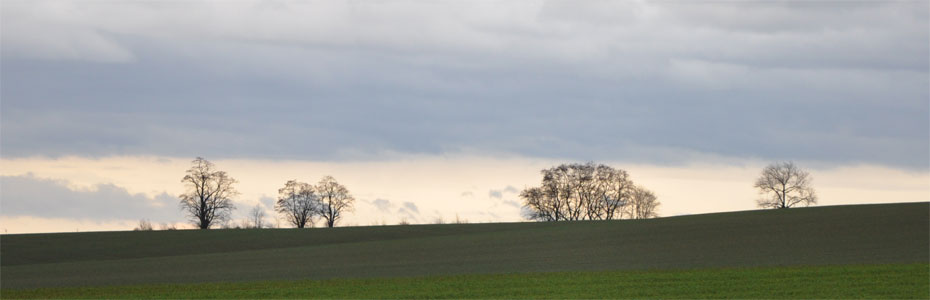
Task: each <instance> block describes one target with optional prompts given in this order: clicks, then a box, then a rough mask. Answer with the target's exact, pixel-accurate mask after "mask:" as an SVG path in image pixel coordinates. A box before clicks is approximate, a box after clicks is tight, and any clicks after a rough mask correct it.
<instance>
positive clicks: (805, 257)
mask: <svg viewBox="0 0 930 300" xmlns="http://www.w3.org/2000/svg"><path fill="white" fill-rule="evenodd" d="M928 224H930V204H928V203H926V202H924V203H902V204H882V205H854V206H833V207H813V208H798V209H788V210H769V211H746V212H735V213H719V214H706V215H694V216H683V217H672V218H661V219H654V220H637V221H630V220H624V221H599V222H565V223H503V224H446V225H418V226H382V227H378V226H376V227H352V228H334V229H326V228H318V229H304V230H296V229H278V230H210V231H194V230H182V231H156V232H100V233H63V234H36V235H3V236H2V238H0V279H2V280H0V287H2V288H3V289H4V290H6V289H9V288H13V289H19V288H39V287H55V286H85V287H86V286H103V285H127V284H150V283H197V282H236V281H239V282H246V281H264V280H294V279H330V278H375V277H411V276H446V275H457V274H488V273H525V272H560V271H599V270H641V269H699V268H721V267H753V266H789V265H839V264H889V263H928V262H930V250H928V248H930V241H928V240H930V228H928V227H930V225H928ZM925 279H926V278H925Z"/></svg>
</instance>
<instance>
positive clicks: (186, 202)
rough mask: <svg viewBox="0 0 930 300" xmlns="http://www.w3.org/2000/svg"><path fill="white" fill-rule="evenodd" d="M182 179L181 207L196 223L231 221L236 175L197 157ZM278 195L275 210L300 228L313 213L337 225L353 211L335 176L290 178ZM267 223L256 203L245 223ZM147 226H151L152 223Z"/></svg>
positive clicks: (249, 225) (206, 225)
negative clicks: (308, 179) (307, 180)
mask: <svg viewBox="0 0 930 300" xmlns="http://www.w3.org/2000/svg"><path fill="white" fill-rule="evenodd" d="M181 182H183V183H184V186H185V188H186V191H185V192H184V193H183V194H181V195H180V196H179V197H180V198H181V203H180V206H181V210H183V211H184V212H185V213H186V214H187V216H188V217H189V218H190V220H191V222H192V223H194V225H196V226H197V227H198V228H200V229H210V227H211V226H216V225H221V224H229V223H228V222H229V221H230V220H229V218H230V214H231V212H232V210H234V209H235V208H236V207H235V205H234V204H233V201H232V198H233V197H235V196H236V195H239V192H238V191H236V189H235V187H233V185H234V184H236V183H237V181H236V180H235V179H233V178H232V177H230V176H229V175H228V174H226V172H224V171H219V170H216V166H215V165H213V163H211V162H209V161H207V160H206V159H204V158H202V157H198V158H196V159H194V161H193V162H192V163H191V168H190V169H188V170H187V174H186V175H185V176H184V178H183V179H181ZM278 195H279V196H278V201H277V203H275V211H277V212H278V213H280V214H282V215H284V216H285V218H286V219H287V221H288V222H289V223H291V224H292V225H294V226H295V227H297V228H304V227H305V226H307V225H308V224H312V223H313V219H314V217H321V218H322V219H323V220H325V223H326V226H327V227H333V226H336V222H338V221H339V219H341V218H342V216H343V214H344V213H346V212H349V211H352V207H353V204H354V202H355V198H353V197H352V195H351V194H350V193H349V190H348V189H347V188H346V187H345V186H344V185H342V184H339V182H337V181H336V179H334V178H333V177H332V176H326V177H323V179H322V180H320V182H319V183H317V184H316V185H311V184H307V183H302V182H297V181H296V180H290V181H288V182H287V183H285V184H284V188H281V189H279V190H278ZM267 225H269V224H266V223H265V212H264V209H262V207H261V206H260V205H257V206H255V207H254V208H253V209H252V210H251V211H250V214H249V217H248V220H246V222H245V225H243V227H246V228H264V227H266V226H267ZM140 228H141V226H140ZM145 228H151V225H150V224H149V225H148V227H145Z"/></svg>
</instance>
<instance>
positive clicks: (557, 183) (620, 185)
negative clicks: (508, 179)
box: [520, 162, 659, 221]
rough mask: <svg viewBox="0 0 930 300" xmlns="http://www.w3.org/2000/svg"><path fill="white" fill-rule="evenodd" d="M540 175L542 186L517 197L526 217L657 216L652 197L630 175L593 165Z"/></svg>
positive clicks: (557, 168) (564, 167) (564, 166)
mask: <svg viewBox="0 0 930 300" xmlns="http://www.w3.org/2000/svg"><path fill="white" fill-rule="evenodd" d="M541 173H542V177H543V178H542V184H541V185H540V186H538V187H531V188H526V189H524V190H523V191H522V192H521V193H520V198H522V199H523V204H524V208H526V210H525V217H526V218H527V219H530V220H538V221H576V220H614V219H623V218H627V219H646V218H653V217H656V216H658V213H657V208H658V206H659V201H658V200H657V198H656V196H655V194H654V193H653V192H651V191H649V190H647V189H646V188H644V187H642V186H637V185H635V184H634V183H633V181H632V180H631V179H630V175H629V173H627V172H626V171H624V170H621V169H615V168H612V167H610V166H607V165H603V164H598V165H595V164H594V163H590V162H589V163H585V164H562V165H559V166H555V167H552V168H549V169H544V170H542V171H541Z"/></svg>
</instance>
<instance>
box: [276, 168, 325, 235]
mask: <svg viewBox="0 0 930 300" xmlns="http://www.w3.org/2000/svg"><path fill="white" fill-rule="evenodd" d="M320 206H321V204H320V198H319V197H318V196H317V194H316V191H314V188H313V185H310V184H307V183H303V182H297V181H296V180H289V181H288V182H287V183H285V184H284V187H283V188H281V189H278V202H277V203H275V210H276V211H277V212H278V213H280V214H283V215H284V216H285V218H286V219H287V221H288V222H290V223H291V225H294V227H297V228H304V227H306V226H307V224H308V223H309V224H311V225H312V224H313V217H314V215H316V214H318V213H319V210H320Z"/></svg>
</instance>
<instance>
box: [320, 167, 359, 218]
mask: <svg viewBox="0 0 930 300" xmlns="http://www.w3.org/2000/svg"><path fill="white" fill-rule="evenodd" d="M316 192H317V195H318V196H319V197H320V202H321V203H320V204H321V205H320V207H319V213H320V215H322V216H323V219H325V220H326V226H327V227H333V226H336V222H337V221H339V219H340V218H342V214H343V213H345V212H349V211H352V204H353V203H354V202H355V198H352V195H351V194H349V189H347V188H346V187H345V186H343V185H341V184H339V183H338V182H336V179H334V178H333V177H332V176H326V177H323V179H322V180H320V183H318V184H317V186H316Z"/></svg>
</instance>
